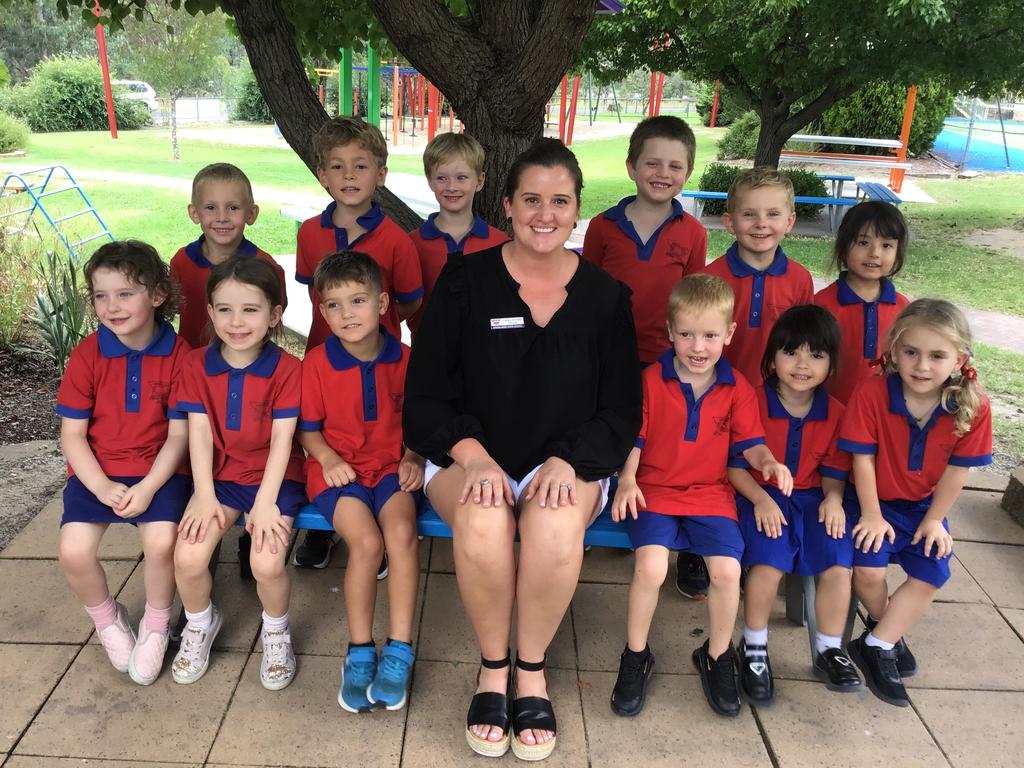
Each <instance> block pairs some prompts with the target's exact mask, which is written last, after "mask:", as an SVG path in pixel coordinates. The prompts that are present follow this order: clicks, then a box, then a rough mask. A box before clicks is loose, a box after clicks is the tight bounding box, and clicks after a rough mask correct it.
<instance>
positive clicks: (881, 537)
mask: <svg viewBox="0 0 1024 768" xmlns="http://www.w3.org/2000/svg"><path fill="white" fill-rule="evenodd" d="M852 533H853V548H854V549H859V550H860V551H861V552H877V551H878V550H880V549H881V548H882V542H883V541H885V540H886V539H888V540H889V543H890V544H892V543H893V542H895V541H896V531H894V530H893V528H892V526H891V525H889V523H887V522H886V520H885V518H884V517H882V516H881V515H862V516H861V518H860V522H859V523H857V524H856V525H855V526H853V531H852Z"/></svg>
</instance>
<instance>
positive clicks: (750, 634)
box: [743, 624, 768, 656]
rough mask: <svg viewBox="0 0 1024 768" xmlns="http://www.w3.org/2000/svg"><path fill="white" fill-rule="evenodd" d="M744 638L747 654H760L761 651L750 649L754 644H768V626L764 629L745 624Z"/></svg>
mask: <svg viewBox="0 0 1024 768" xmlns="http://www.w3.org/2000/svg"><path fill="white" fill-rule="evenodd" d="M743 640H744V645H746V647H747V649H748V650H747V656H753V655H757V656H760V655H761V653H760V651H754V652H751V651H750V650H749V648H750V646H752V645H768V627H767V626H765V627H764V629H751V628H750V627H748V626H747V625H746V624H744V625H743Z"/></svg>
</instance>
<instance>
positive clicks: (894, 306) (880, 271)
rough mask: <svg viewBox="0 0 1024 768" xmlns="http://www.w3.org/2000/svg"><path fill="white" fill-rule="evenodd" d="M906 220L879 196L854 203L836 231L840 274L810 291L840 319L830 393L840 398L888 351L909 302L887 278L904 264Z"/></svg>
mask: <svg viewBox="0 0 1024 768" xmlns="http://www.w3.org/2000/svg"><path fill="white" fill-rule="evenodd" d="M906 252H907V222H906V221H904V219H903V214H901V213H900V210H899V208H897V207H896V206H895V205H891V204H890V203H883V202H881V201H878V200H867V201H865V202H863V203H858V204H857V205H855V206H853V208H851V209H850V210H849V212H847V214H846V216H844V217H843V221H842V223H841V224H840V225H839V232H837V233H836V244H835V251H834V254H833V258H834V259H835V265H836V268H837V269H838V270H839V279H838V280H836V281H835V282H834V283H832V284H831V285H829V286H828V287H826V288H822V289H821V290H820V291H818V292H817V293H816V294H815V295H814V303H815V304H817V305H818V306H819V307H824V308H825V309H827V310H828V311H829V312H831V313H832V314H833V316H835V318H836V320H838V321H839V328H840V330H841V331H842V340H841V346H840V352H839V359H838V360H837V361H836V373H835V376H833V377H832V378H831V379H829V381H828V384H827V385H826V386H827V387H828V391H829V394H831V395H832V396H833V397H834V398H836V399H837V400H839V402H841V403H844V404H845V403H847V402H849V400H850V395H852V394H853V391H854V390H855V389H856V388H857V385H858V384H860V383H861V382H862V381H864V379H867V378H870V377H871V374H872V368H871V363H872V361H874V360H875V359H876V358H878V357H879V356H881V355H882V354H883V353H885V352H887V351H888V348H887V347H886V345H885V338H886V336H887V335H888V333H889V328H890V327H892V322H893V320H895V319H896V315H898V314H899V313H900V310H901V309H903V308H904V307H905V306H907V304H908V303H909V302H910V300H909V299H907V297H906V296H904V295H903V294H902V293H898V292H897V291H896V288H895V287H894V286H893V284H892V282H891V280H892V278H893V277H895V276H896V274H897V273H898V272H899V271H900V270H901V269H902V268H903V259H904V256H905V255H906Z"/></svg>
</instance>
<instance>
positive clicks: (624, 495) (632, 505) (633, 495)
mask: <svg viewBox="0 0 1024 768" xmlns="http://www.w3.org/2000/svg"><path fill="white" fill-rule="evenodd" d="M646 507H647V500H646V499H644V494H643V492H642V491H641V490H640V486H638V485H637V484H636V478H635V477H632V478H630V477H623V476H622V475H621V474H620V475H619V487H618V488H616V489H615V500H614V501H612V522H613V523H620V522H622V521H623V520H625V519H626V513H627V512H628V513H629V514H630V515H632V516H633V519H634V520H636V518H637V513H638V512H639V511H640V510H641V509H645V508H646Z"/></svg>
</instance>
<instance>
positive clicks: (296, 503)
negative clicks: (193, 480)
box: [213, 480, 306, 517]
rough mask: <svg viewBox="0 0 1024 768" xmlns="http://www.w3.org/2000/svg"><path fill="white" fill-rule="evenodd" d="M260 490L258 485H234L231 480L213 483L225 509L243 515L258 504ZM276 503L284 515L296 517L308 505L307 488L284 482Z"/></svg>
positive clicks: (296, 483)
mask: <svg viewBox="0 0 1024 768" xmlns="http://www.w3.org/2000/svg"><path fill="white" fill-rule="evenodd" d="M259 489H260V487H259V486H258V485H242V484H241V483H232V482H231V481H230V480H214V481H213V491H214V493H216V494H217V501H219V502H220V503H221V504H223V505H224V506H225V507H231V508H232V509H237V510H238V511H239V512H241V513H242V514H243V515H246V514H248V513H249V511H250V510H251V509H252V505H253V504H255V503H256V493H257V492H258V491H259ZM276 503H277V508H278V509H280V510H281V514H282V515H286V516H287V517H295V515H297V514H298V513H299V510H300V509H302V507H303V505H304V504H305V503H306V486H305V485H303V484H302V483H299V482H296V481H295V480H282V481H281V490H280V491H278V492H277V502H276Z"/></svg>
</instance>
